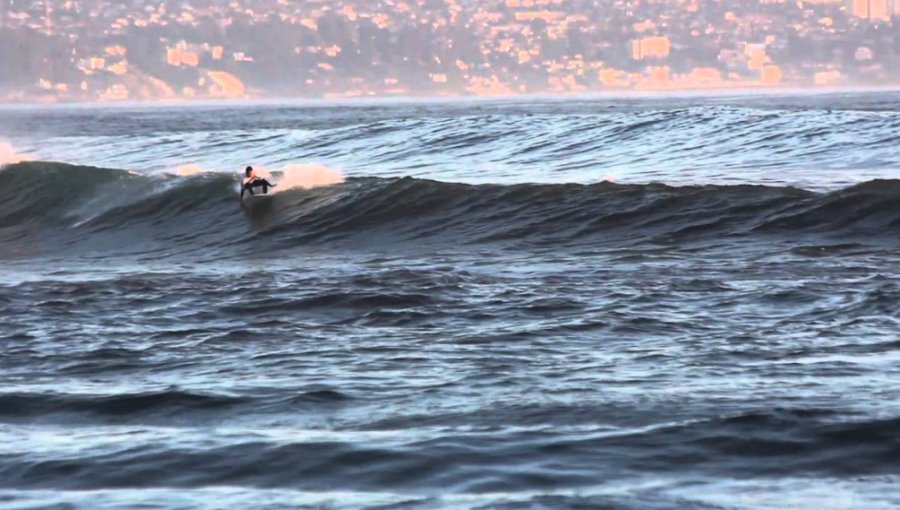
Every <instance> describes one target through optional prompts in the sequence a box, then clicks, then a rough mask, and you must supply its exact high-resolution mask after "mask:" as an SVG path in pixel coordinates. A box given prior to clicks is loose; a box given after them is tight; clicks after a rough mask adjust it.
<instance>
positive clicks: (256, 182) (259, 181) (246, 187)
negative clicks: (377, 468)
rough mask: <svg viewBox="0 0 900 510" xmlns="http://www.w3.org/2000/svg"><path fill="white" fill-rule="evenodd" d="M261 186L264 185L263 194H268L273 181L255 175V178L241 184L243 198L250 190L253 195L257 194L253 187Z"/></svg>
mask: <svg viewBox="0 0 900 510" xmlns="http://www.w3.org/2000/svg"><path fill="white" fill-rule="evenodd" d="M259 186H262V189H263V195H267V194H268V193H269V188H270V187H272V183H271V182H269V181H267V180H265V179H263V178H262V177H255V178H254V179H253V180H251V181H247V182H245V183H244V184H243V185H242V186H241V198H244V192H245V191H249V192H250V194H251V195H255V194H256V193H254V192H253V188H257V187H259Z"/></svg>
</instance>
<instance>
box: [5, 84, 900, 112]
mask: <svg viewBox="0 0 900 510" xmlns="http://www.w3.org/2000/svg"><path fill="white" fill-rule="evenodd" d="M889 92H900V84H896V85H877V86H838V87H777V86H760V87H710V88H702V87H691V88H671V89H668V88H666V89H645V90H634V89H627V90H625V89H617V90H604V91H590V92H563V93H534V94H530V93H529V94H497V95H476V94H439V95H433V94H421V95H419V94H408V95H365V96H338V97H321V96H319V97H312V96H310V97H299V96H253V95H248V96H246V97H241V98H197V99H187V98H185V99H160V100H152V99H149V100H148V99H142V100H123V101H77V100H71V101H39V100H28V99H23V100H21V101H0V108H70V107H86V108H87V107H102V108H141V107H148V106H160V107H190V108H193V107H215V106H279V105H302V106H307V105H308V106H330V105H335V106H339V105H347V106H354V105H366V104H376V105H377V104H385V103H401V104H402V103H453V102H465V103H468V102H473V103H474V102H487V103H489V102H506V101H548V102H552V101H564V100H579V101H591V100H608V99H667V98H691V97H696V98H703V97H709V98H715V97H741V96H793V95H801V94H802V95H817V96H820V95H821V96H825V95H837V94H866V93H889Z"/></svg>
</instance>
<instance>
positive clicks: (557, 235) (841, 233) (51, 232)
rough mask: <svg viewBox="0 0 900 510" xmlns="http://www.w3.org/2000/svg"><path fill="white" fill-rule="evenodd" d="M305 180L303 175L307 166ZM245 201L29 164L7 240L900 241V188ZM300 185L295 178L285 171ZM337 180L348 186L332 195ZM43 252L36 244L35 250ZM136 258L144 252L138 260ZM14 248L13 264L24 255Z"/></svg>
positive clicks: (0, 203) (0, 223)
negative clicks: (812, 238)
mask: <svg viewBox="0 0 900 510" xmlns="http://www.w3.org/2000/svg"><path fill="white" fill-rule="evenodd" d="M295 170H296V169H295ZM318 177H321V179H320V180H318V181H316V182H312V183H311V184H310V185H320V186H318V187H315V188H313V189H305V188H306V186H298V187H293V186H292V185H291V186H285V187H287V188H293V189H287V190H284V188H282V191H280V192H279V193H278V194H276V195H273V196H272V197H270V198H269V199H267V200H258V201H254V202H252V203H248V204H243V205H242V204H241V202H240V201H239V200H238V198H237V192H236V190H237V188H238V180H237V177H236V176H232V175H225V174H220V173H198V174H197V175H192V176H187V177H184V176H168V177H158V176H154V177H150V176H145V175H140V174H136V173H132V172H128V171H124V170H115V169H103V168H93V167H83V166H72V165H67V164H63V163H51V162H22V163H17V164H13V165H9V166H7V167H5V168H4V169H3V170H2V171H0V241H3V243H4V245H6V246H8V247H12V246H16V242H17V243H18V245H17V246H18V247H19V248H21V247H22V246H25V245H28V246H30V247H31V248H30V249H27V250H26V251H28V253H29V254H30V255H33V254H34V251H35V246H36V245H35V244H34V241H35V239H37V238H38V237H39V238H40V239H41V243H39V244H40V245H41V247H42V248H44V249H46V248H49V247H51V246H52V247H53V248H54V249H59V248H61V247H72V248H75V247H88V246H92V247H94V248H97V247H98V246H102V247H103V248H102V249H104V250H106V251H107V252H109V250H110V249H112V251H113V252H123V253H125V252H130V253H135V252H136V251H135V250H138V251H139V250H142V249H148V250H149V249H151V248H152V249H157V250H158V249H160V247H163V246H166V247H172V246H174V245H178V246H181V247H182V248H183V249H204V248H209V249H223V248H224V247H236V246H237V247H240V246H244V247H245V248H246V249H250V248H247V246H246V245H247V244H248V243H249V244H250V245H251V246H254V247H256V248H259V249H271V248H273V247H275V248H290V247H294V246H300V245H310V244H316V245H321V244H332V243H333V244H335V245H345V246H366V245H394V244H395V243H398V242H400V243H402V242H415V243H427V244H430V245H441V244H447V245H454V246H465V245H473V244H483V243H506V244H513V245H520V246H535V247H540V246H577V245H581V244H596V243H608V244H623V245H628V244H645V243H657V244H670V243H683V242H700V241H706V240H711V239H734V240H737V239H748V238H749V239H753V238H758V237H760V236H798V235H804V236H807V235H809V236H824V237H829V238H841V239H851V240H859V239H865V240H867V241H869V242H891V243H893V242H896V240H897V239H898V237H900V236H898V234H900V180H895V179H892V180H872V181H868V182H864V183H861V184H858V185H855V186H852V187H848V188H845V189H841V190H837V191H833V192H829V193H819V192H812V191H807V190H803V189H798V188H792V187H768V186H756V185H753V186H751V185H735V186H721V185H705V186H680V187H674V186H669V185H665V184H656V183H651V184H627V185H626V184H615V183H611V182H602V183H597V184H515V185H494V184H484V185H470V184H458V183H447V182H439V181H431V180H423V179H414V178H408V177H407V178H374V177H366V178H353V179H350V180H348V181H346V182H343V181H342V180H341V179H335V176H334V174H328V173H327V172H326V173H324V174H321V175H319V176H318ZM276 178H282V179H286V182H290V176H288V175H278V174H277V173H276ZM332 182H338V184H334V185H329V184H330V183H332ZM29 243H30V244H29ZM129 250H131V251H129ZM11 251H12V252H14V251H15V250H14V249H12V248H11V249H6V250H3V252H2V253H0V255H4V256H7V257H9V256H11V255H12V256H14V255H15V253H12V254H11V253H10V252H11Z"/></svg>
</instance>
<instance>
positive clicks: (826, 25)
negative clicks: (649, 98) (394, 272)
mask: <svg viewBox="0 0 900 510" xmlns="http://www.w3.org/2000/svg"><path fill="white" fill-rule="evenodd" d="M898 32H900V0H792V1H787V0H483V1H481V0H479V1H476V0H302V1H301V0H252V1H250V0H190V1H185V0H177V1H176V0H127V1H119V2H113V1H109V0H90V1H85V0H0V70H2V73H0V101H3V102H68V101H135V100H179V99H194V98H196V99H204V98H206V99H212V98H265V97H326V98H337V97H360V96H443V95H474V96H481V95H514V94H546V93H586V92H602V91H622V90H627V91H631V90H639V91H640V90H648V91H660V90H663V91H665V90H697V89H728V88H739V89H745V88H778V87H852V86H891V85H895V84H898V83H900V71H898V69H900V65H898V64H900V33H898Z"/></svg>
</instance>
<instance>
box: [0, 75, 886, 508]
mask: <svg viewBox="0 0 900 510" xmlns="http://www.w3.org/2000/svg"><path fill="white" fill-rule="evenodd" d="M898 133H900V94H898V93H896V92H869V93H833V94H794V95H787V94H786V95H779V94H767V95H764V96H742V95H731V96H719V97H707V96H682V97H674V98H663V97H642V96H628V97H570V98H563V99H539V98H526V99H496V100H474V99H454V100H434V101H424V100H422V101H387V100H380V101H357V102H353V101H349V102H344V103H333V104H331V103H302V102H298V103H212V104H202V105H153V106H145V105H119V106H104V105H77V106H66V105H57V106H6V107H2V108H0V142H2V143H0V165H2V169H0V353H2V356H0V383H2V385H0V507H4V508H42V507H55V506H59V507H64V508H91V509H93V508H132V507H135V506H137V505H143V506H145V507H148V508H171V507H178V508H198V509H213V508H241V507H246V506H254V507H257V508H272V509H274V508H298V507H303V508H323V507H324V508H510V509H514V508H585V507H590V508H593V507H608V508H629V509H630V508H634V509H646V508H653V509H668V508H705V509H720V508H721V509H733V508H747V509H756V508H809V507H819V508H846V509H851V508H861V507H865V508H875V509H878V508H885V509H887V508H896V507H897V506H900V493H898V491H897V489H896V487H897V486H898V483H900V461H898V459H900V440H898V437H897V434H896V430H897V427H898V425H900V369H898V366H900V365H898V364H897V361H898V359H900V269H898V268H900V135H898ZM246 165H253V166H254V167H256V168H258V169H259V170H260V171H261V173H263V174H265V175H271V177H272V178H273V179H274V180H276V181H279V182H280V183H281V185H280V186H279V187H278V188H276V192H275V193H273V194H272V196H271V197H269V198H268V199H263V200H255V201H253V202H252V203H245V204H242V203H241V202H240V201H239V200H238V197H237V193H238V189H239V188H238V187H239V182H240V172H241V170H242V169H243V167H244V166H246Z"/></svg>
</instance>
